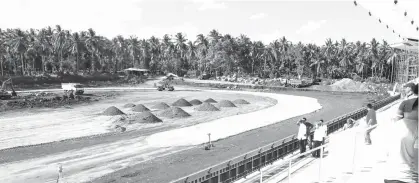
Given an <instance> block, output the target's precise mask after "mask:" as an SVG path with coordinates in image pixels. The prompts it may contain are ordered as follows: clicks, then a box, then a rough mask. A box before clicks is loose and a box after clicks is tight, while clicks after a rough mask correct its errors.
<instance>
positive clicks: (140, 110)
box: [132, 104, 150, 112]
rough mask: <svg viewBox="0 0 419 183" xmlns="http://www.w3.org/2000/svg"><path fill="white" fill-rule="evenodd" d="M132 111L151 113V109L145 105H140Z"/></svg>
mask: <svg viewBox="0 0 419 183" xmlns="http://www.w3.org/2000/svg"><path fill="white" fill-rule="evenodd" d="M132 111H135V112H146V111H150V109H148V108H147V107H146V106H144V105H143V104H138V105H136V106H135V107H134V108H132Z"/></svg>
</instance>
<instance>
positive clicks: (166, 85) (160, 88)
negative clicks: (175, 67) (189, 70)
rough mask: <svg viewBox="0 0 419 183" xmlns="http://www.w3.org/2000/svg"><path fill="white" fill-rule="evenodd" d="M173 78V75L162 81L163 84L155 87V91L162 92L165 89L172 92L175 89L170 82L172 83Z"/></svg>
mask: <svg viewBox="0 0 419 183" xmlns="http://www.w3.org/2000/svg"><path fill="white" fill-rule="evenodd" d="M173 78H174V76H173V75H168V76H166V77H165V78H164V79H163V84H162V85H160V86H157V90H158V91H163V90H165V89H166V88H167V90H168V91H174V90H175V88H174V87H173V85H172V81H173Z"/></svg>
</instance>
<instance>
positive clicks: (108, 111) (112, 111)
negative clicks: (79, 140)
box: [102, 106, 125, 116]
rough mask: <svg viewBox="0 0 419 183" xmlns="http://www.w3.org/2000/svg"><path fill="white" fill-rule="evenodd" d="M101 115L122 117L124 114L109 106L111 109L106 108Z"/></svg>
mask: <svg viewBox="0 0 419 183" xmlns="http://www.w3.org/2000/svg"><path fill="white" fill-rule="evenodd" d="M102 114H103V115H106V116H116V115H123V114H125V113H123V112H122V111H121V110H119V109H118V108H116V107H115V106H111V107H108V108H107V109H106V110H105V111H103V113H102Z"/></svg>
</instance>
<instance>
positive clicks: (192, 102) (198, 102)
mask: <svg viewBox="0 0 419 183" xmlns="http://www.w3.org/2000/svg"><path fill="white" fill-rule="evenodd" d="M189 103H191V104H192V105H201V104H202V102H201V101H200V100H198V99H193V100H191V101H189Z"/></svg>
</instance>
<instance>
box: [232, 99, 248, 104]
mask: <svg viewBox="0 0 419 183" xmlns="http://www.w3.org/2000/svg"><path fill="white" fill-rule="evenodd" d="M233 103H235V104H250V103H249V102H248V101H246V100H244V99H237V100H234V101H233Z"/></svg>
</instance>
